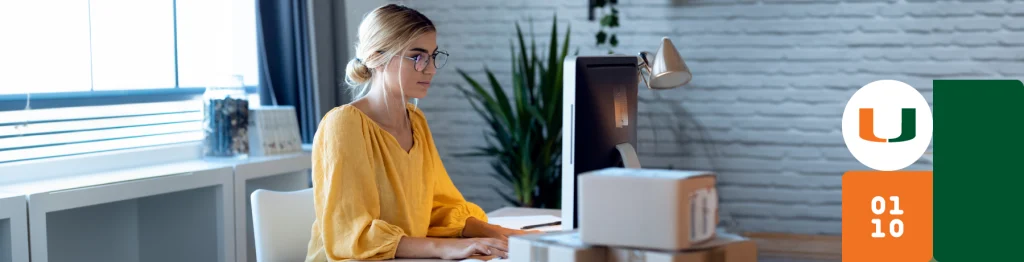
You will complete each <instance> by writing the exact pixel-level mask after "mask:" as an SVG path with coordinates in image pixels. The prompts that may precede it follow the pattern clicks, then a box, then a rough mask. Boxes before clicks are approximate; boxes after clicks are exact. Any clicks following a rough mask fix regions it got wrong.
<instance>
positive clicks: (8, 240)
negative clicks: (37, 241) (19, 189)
mask: <svg viewBox="0 0 1024 262" xmlns="http://www.w3.org/2000/svg"><path fill="white" fill-rule="evenodd" d="M25 210H26V203H25V196H23V195H18V194H12V193H5V192H0V262H28V216H27V214H26V211H25Z"/></svg>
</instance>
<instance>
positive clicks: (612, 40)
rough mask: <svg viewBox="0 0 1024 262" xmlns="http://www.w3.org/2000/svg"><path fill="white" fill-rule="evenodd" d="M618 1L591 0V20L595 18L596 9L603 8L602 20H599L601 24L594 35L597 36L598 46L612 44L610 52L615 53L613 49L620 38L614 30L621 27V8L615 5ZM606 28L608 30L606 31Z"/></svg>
mask: <svg viewBox="0 0 1024 262" xmlns="http://www.w3.org/2000/svg"><path fill="white" fill-rule="evenodd" d="M618 3H619V1H618V0H590V20H591V21H593V20H594V9H595V8H600V9H601V10H602V15H601V20H599V21H598V24H599V25H600V26H599V28H598V30H597V34H596V35H594V37H595V38H597V46H598V47H601V45H603V44H605V43H607V44H608V45H609V46H610V48H609V50H608V54H614V53H615V51H614V50H612V49H614V48H615V47H618V46H619V38H618V36H616V35H615V30H614V29H615V28H617V27H619V9H618V8H615V5H617V4H618ZM605 7H607V9H605ZM606 29H607V31H605V30H606Z"/></svg>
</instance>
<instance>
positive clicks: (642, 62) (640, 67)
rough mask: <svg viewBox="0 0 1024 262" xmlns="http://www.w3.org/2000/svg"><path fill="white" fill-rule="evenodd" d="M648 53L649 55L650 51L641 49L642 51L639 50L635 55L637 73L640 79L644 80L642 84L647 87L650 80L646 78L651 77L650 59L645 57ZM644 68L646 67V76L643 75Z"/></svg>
mask: <svg viewBox="0 0 1024 262" xmlns="http://www.w3.org/2000/svg"><path fill="white" fill-rule="evenodd" d="M650 55H651V53H650V52H647V51H643V52H640V53H639V54H637V56H636V57H637V64H636V70H637V73H638V74H640V79H642V80H644V85H646V86H647V88H648V89H650V88H651V82H650V80H648V78H651V60H650V59H647V57H648V56H650ZM644 69H647V76H646V77H644Z"/></svg>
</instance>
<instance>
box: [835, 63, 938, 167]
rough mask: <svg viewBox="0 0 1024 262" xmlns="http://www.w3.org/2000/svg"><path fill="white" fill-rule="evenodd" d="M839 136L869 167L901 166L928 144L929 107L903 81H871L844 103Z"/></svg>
mask: <svg viewBox="0 0 1024 262" xmlns="http://www.w3.org/2000/svg"><path fill="white" fill-rule="evenodd" d="M843 140H845V141H846V147H847V148H849V149H850V153H852V154H853V157H854V158H857V161H860V162H861V163H862V164H864V165H866V166H868V167H870V168H872V169H875V170H880V171H894V170H900V169H903V168H905V167H907V166H910V165H911V164H913V163H914V162H917V160H918V159H920V158H921V155H922V154H924V152H925V150H927V149H928V145H929V144H931V141H932V110H931V108H930V107H929V106H928V101H926V100H924V96H921V93H920V92H918V91H917V89H914V87H912V86H910V85H908V84H906V83H903V82H900V81H896V80H879V81H875V82H871V83H869V84H867V85H865V86H864V87H861V88H860V90H857V93H854V94H853V97H851V98H850V101H849V102H847V103H846V110H844V111H843Z"/></svg>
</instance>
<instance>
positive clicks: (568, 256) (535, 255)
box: [508, 231, 607, 262]
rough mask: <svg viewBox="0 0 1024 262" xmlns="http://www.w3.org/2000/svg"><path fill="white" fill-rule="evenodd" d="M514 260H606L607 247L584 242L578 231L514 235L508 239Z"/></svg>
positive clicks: (596, 261)
mask: <svg viewBox="0 0 1024 262" xmlns="http://www.w3.org/2000/svg"><path fill="white" fill-rule="evenodd" d="M508 248H509V255H508V260H509V261H512V262H604V261H605V255H606V254H607V249H605V248H604V247H597V246H591V245H587V244H584V243H583V241H581V240H580V237H579V233H578V232H576V231H568V232H554V233H546V234H531V235H521V236H513V237H511V238H509V240H508Z"/></svg>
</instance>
